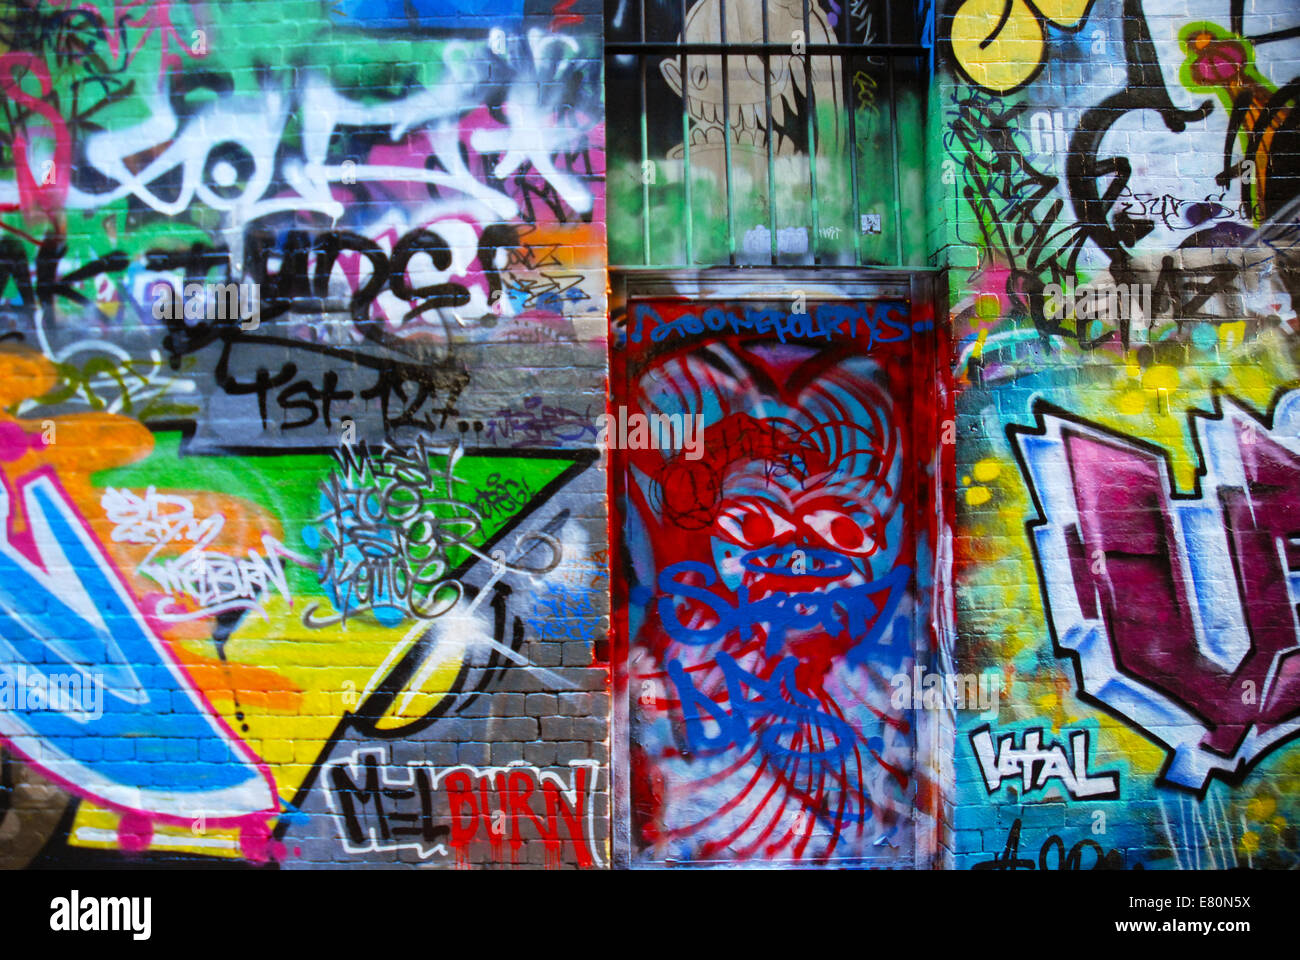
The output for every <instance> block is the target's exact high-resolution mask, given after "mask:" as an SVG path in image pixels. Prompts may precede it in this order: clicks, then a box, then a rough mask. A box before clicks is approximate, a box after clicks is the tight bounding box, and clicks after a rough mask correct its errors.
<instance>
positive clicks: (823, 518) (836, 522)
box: [803, 509, 877, 555]
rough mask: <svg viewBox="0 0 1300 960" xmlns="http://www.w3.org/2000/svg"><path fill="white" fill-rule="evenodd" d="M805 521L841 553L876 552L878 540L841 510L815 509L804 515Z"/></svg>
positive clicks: (827, 543) (828, 544)
mask: <svg viewBox="0 0 1300 960" xmlns="http://www.w3.org/2000/svg"><path fill="white" fill-rule="evenodd" d="M803 522H804V523H805V524H806V525H807V526H808V527H809V528H810V529H811V530H812V531H813V532H814V533H815V534H817V536H818V537H820V538H821V539H822V540H823V541H824V542H825V543H826V545H827V546H829V547H831V548H832V549H834V550H838V551H840V552H841V553H856V554H863V555H865V554H870V553H875V552H876V547H877V544H876V542H875V541H874V540H873V539H872V538H871V537H870V536H869V535H868V534H867V531H865V530H863V529H862V526H861V525H860V524H859V523H858V522H857V521H856V520H854V519H853V518H852V517H850V516H849V515H848V514H846V513H842V512H841V511H839V510H830V509H822V510H813V511H810V512H809V513H805V514H804V515H803Z"/></svg>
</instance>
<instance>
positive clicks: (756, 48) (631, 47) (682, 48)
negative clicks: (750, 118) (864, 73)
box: [605, 8, 930, 57]
mask: <svg viewBox="0 0 1300 960" xmlns="http://www.w3.org/2000/svg"><path fill="white" fill-rule="evenodd" d="M764 13H766V8H765V9H764ZM806 47H807V51H808V52H809V53H813V54H818V55H820V56H834V55H836V54H844V55H847V54H862V55H867V54H879V55H881V56H885V57H918V56H921V55H922V54H925V53H929V52H930V48H929V47H927V46H925V45H924V44H921V43H810V44H807V45H806ZM679 52H684V53H687V54H689V55H691V56H695V55H704V54H710V53H712V54H720V53H730V54H736V55H741V56H743V55H747V54H751V53H752V54H755V55H761V54H764V53H775V54H787V53H789V52H790V45H789V44H788V43H767V42H766V41H765V42H763V43H730V44H722V43H678V42H675V41H672V40H650V41H646V42H643V43H638V42H636V41H630V40H628V41H616V42H610V43H607V44H605V53H606V54H607V55H609V56H616V55H618V54H629V53H631V54H636V53H644V54H654V53H661V54H675V53H679Z"/></svg>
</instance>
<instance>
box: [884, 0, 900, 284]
mask: <svg viewBox="0 0 1300 960" xmlns="http://www.w3.org/2000/svg"><path fill="white" fill-rule="evenodd" d="M893 39H894V18H893V14H892V11H891V10H890V3H889V0H885V40H886V41H891V40H893ZM889 142H890V152H891V153H892V155H893V157H894V265H895V266H900V267H901V266H902V265H903V184H902V180H901V179H900V175H899V172H898V164H899V162H900V160H901V159H902V158H901V156H900V154H899V150H898V83H897V79H896V77H895V74H894V61H893V59H892V58H891V59H890V61H889Z"/></svg>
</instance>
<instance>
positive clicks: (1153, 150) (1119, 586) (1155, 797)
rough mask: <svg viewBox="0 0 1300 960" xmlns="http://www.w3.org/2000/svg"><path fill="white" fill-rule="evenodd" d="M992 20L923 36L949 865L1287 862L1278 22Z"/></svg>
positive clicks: (1286, 95) (1122, 17)
mask: <svg viewBox="0 0 1300 960" xmlns="http://www.w3.org/2000/svg"><path fill="white" fill-rule="evenodd" d="M1002 10H1003V5H1002V4H1000V3H991V2H982V0H965V2H953V3H950V4H948V5H947V7H946V8H945V10H944V16H943V17H942V20H941V23H940V35H941V37H942V38H943V40H944V43H943V45H942V48H941V54H942V59H943V64H944V69H943V79H942V85H941V87H940V89H939V90H938V106H939V108H940V109H941V110H942V111H943V127H944V137H943V156H942V157H941V158H940V166H941V171H940V173H941V182H942V189H943V191H944V199H943V203H944V208H945V220H946V222H947V224H948V230H947V237H946V242H947V247H946V249H945V250H944V255H945V258H946V262H947V263H948V264H949V265H950V267H951V270H950V287H951V303H952V306H951V318H952V323H953V327H954V343H955V345H956V355H955V356H954V369H955V376H956V378H957V384H958V399H957V421H956V424H955V427H956V440H957V484H958V487H957V497H958V507H959V514H958V523H957V529H956V551H955V554H956V590H957V606H958V630H959V638H958V647H957V652H958V657H957V669H958V670H959V671H966V672H979V671H994V672H995V673H996V674H997V676H998V677H999V678H1000V681H1001V689H1002V696H1001V697H1000V702H999V703H998V704H997V706H996V707H995V708H993V709H990V710H988V711H985V712H984V713H982V714H981V713H979V712H977V711H971V710H966V711H959V712H958V729H957V735H956V745H955V754H954V763H955V775H956V781H957V782H956V790H957V806H956V811H955V827H956V832H955V837H954V849H953V852H954V863H955V865H956V866H958V867H971V866H978V865H997V864H998V862H1001V864H1002V866H1004V867H1005V866H1006V862H1007V859H1008V857H1010V859H1011V860H1017V859H1020V860H1023V861H1024V863H1023V864H1021V867H1022V868H1024V867H1026V866H1027V867H1029V868H1039V867H1045V868H1048V869H1054V868H1056V867H1057V866H1058V864H1059V865H1063V866H1066V867H1070V866H1076V867H1083V868H1087V867H1090V866H1092V865H1093V864H1094V863H1097V862H1098V861H1099V860H1101V861H1102V862H1103V863H1105V864H1107V865H1115V866H1124V867H1127V868H1134V867H1137V866H1139V865H1141V866H1144V867H1145V868H1147V869H1155V868H1165V867H1169V868H1174V867H1183V868H1186V867H1195V866H1199V867H1216V866H1217V867H1224V866H1234V865H1241V866H1244V865H1248V864H1250V865H1254V866H1272V867H1289V866H1291V865H1292V864H1293V863H1294V850H1295V846H1296V845H1295V837H1294V827H1293V822H1294V821H1293V818H1294V817H1295V816H1296V815H1297V810H1296V800H1295V797H1296V788H1297V781H1296V772H1297V766H1296V754H1295V752H1294V750H1289V749H1286V748H1285V747H1284V744H1286V743H1287V741H1288V740H1289V739H1290V738H1292V737H1293V736H1294V735H1295V733H1296V729H1297V728H1296V725H1295V721H1294V719H1293V714H1294V706H1295V688H1294V687H1293V686H1292V684H1293V681H1292V680H1291V676H1292V673H1291V670H1292V668H1291V666H1290V664H1289V658H1288V656H1287V654H1286V651H1287V650H1288V649H1289V648H1291V647H1293V646H1294V644H1295V639H1296V638H1295V631H1296V628H1295V604H1296V599H1297V595H1296V594H1295V592H1294V589H1295V588H1294V586H1293V585H1292V578H1293V577H1294V573H1293V572H1292V567H1293V564H1294V563H1295V559H1294V556H1293V547H1292V546H1291V540H1290V537H1291V536H1292V534H1293V532H1294V530H1295V524H1294V522H1293V518H1294V514H1293V511H1294V510H1295V506H1294V505H1293V498H1294V489H1295V473H1294V470H1295V465H1296V460H1295V456H1296V454H1297V452H1298V451H1300V446H1297V439H1296V437H1297V426H1298V425H1300V424H1297V422H1296V420H1295V413H1296V406H1295V404H1294V399H1295V395H1294V394H1292V393H1290V392H1289V391H1290V389H1291V388H1292V387H1293V386H1294V383H1295V379H1296V376H1297V373H1298V372H1300V371H1298V370H1297V365H1296V358H1295V351H1294V349H1293V343H1292V341H1293V335H1294V329H1295V323H1296V310H1295V306H1296V304H1295V303H1294V302H1293V296H1294V294H1295V293H1296V292H1297V291H1298V290H1300V286H1298V285H1297V280H1298V278H1300V273H1298V272H1297V266H1298V265H1300V261H1298V260H1297V258H1296V253H1295V246H1294V237H1295V224H1296V219H1297V217H1296V210H1297V206H1296V202H1295V201H1296V195H1297V192H1298V191H1300V158H1298V157H1297V152H1298V150H1297V117H1300V115H1298V114H1297V113H1296V112H1295V108H1296V95H1297V94H1296V86H1295V75H1296V72H1297V58H1298V55H1300V39H1298V38H1300V30H1298V29H1297V28H1300V13H1298V12H1297V10H1296V8H1295V4H1293V3H1289V2H1281V0H1277V2H1274V0H1258V2H1252V3H1229V2H1222V3H1218V2H1193V3H1166V2H1163V0H1141V2H1140V0H1096V2H1087V0H1080V2H1074V3H1057V4H1045V3H1036V2H1032V0H1030V2H1023V3H1022V2H1016V3H1013V4H1010V5H1009V6H1008V7H1007V10H1006V16H1005V18H1004V17H1001V16H1000V13H1001V12H1002ZM1053 284H1056V285H1058V286H1059V287H1060V288H1061V289H1059V290H1058V289H1054V288H1053V287H1052V286H1051V285H1053ZM1121 285H1122V287H1125V288H1127V289H1126V290H1117V289H1116V287H1119V286H1121ZM1071 291H1072V293H1071ZM1095 291H1100V293H1101V294H1102V295H1106V294H1109V293H1114V294H1116V296H1115V299H1114V302H1113V303H1108V302H1101V301H1100V300H1099V298H1098V297H1096V296H1093V295H1092V294H1093V293H1094V292H1095ZM1130 295H1131V297H1130ZM1072 307H1073V308H1074V309H1073V310H1071V308H1072ZM1026 524H1029V528H1028V529H1027V528H1026ZM1016 850H1018V852H1015V853H1012V851H1016Z"/></svg>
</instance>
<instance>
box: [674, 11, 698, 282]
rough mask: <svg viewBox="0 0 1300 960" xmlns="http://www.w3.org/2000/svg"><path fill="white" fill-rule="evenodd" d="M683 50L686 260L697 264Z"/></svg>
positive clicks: (682, 54) (680, 60)
mask: <svg viewBox="0 0 1300 960" xmlns="http://www.w3.org/2000/svg"><path fill="white" fill-rule="evenodd" d="M678 6H679V8H680V9H681V13H682V32H681V34H680V36H681V38H682V39H683V40H685V39H686V0H679V3H678ZM678 49H679V50H680V51H681V52H680V54H679V55H678V58H677V69H678V70H679V71H680V76H681V78H682V171H683V174H684V177H683V179H684V181H685V183H684V185H685V188H686V262H687V263H689V264H691V265H692V266H694V265H695V222H694V219H693V214H694V207H693V206H692V202H693V201H692V197H691V108H690V100H689V95H690V89H691V81H690V74H688V73H687V72H686V58H687V56H688V53H687V51H686V48H685V46H684V45H683V46H680V47H679V48H678Z"/></svg>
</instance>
